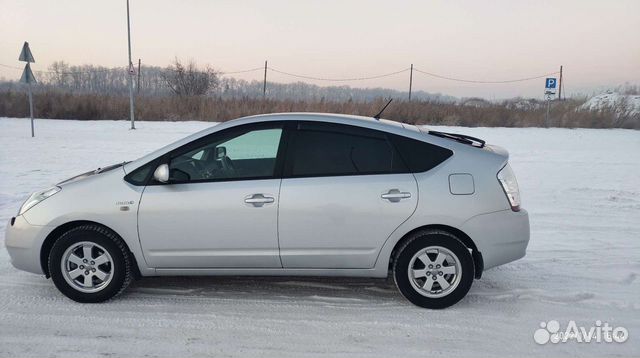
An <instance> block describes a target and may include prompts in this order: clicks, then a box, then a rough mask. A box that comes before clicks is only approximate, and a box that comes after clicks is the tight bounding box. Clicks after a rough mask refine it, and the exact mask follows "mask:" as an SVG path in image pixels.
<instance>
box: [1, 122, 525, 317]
mask: <svg viewBox="0 0 640 358" xmlns="http://www.w3.org/2000/svg"><path fill="white" fill-rule="evenodd" d="M507 159H508V154H507V152H506V151H505V150H504V149H502V148H500V147H496V146H490V145H486V144H485V142H484V141H482V140H480V139H477V138H473V137H470V136H466V135H462V134H454V133H443V132H435V131H428V130H424V129H422V128H418V127H416V126H413V125H408V124H400V123H397V122H393V121H387V120H377V119H375V118H366V117H356V116H346V115H331V114H310V113H289V114H270V115H260V116H252V117H246V118H241V119H237V120H234V121H230V122H226V123H223V124H220V125H216V126H213V127H212V128H210V129H206V130H204V131H201V132H199V133H196V134H193V135H191V136H189V137H187V138H184V139H182V140H180V141H177V142H175V143H173V144H170V145H168V146H166V147H164V148H162V149H159V150H157V151H155V152H153V153H151V154H149V155H146V156H144V157H142V158H140V159H138V160H135V161H133V162H126V163H123V164H118V165H113V166H109V167H105V168H101V169H97V170H95V171H91V172H88V173H84V174H81V175H79V176H76V177H73V178H71V179H68V180H65V181H63V182H61V183H59V184H57V185H56V186H53V187H51V188H49V189H46V190H43V191H40V192H36V193H34V194H32V195H31V196H30V197H29V198H28V200H27V201H26V202H25V203H24V204H23V205H22V207H21V208H20V211H19V213H18V215H17V216H16V217H14V218H11V222H10V225H7V232H6V240H5V243H6V246H7V250H8V251H9V254H10V255H11V261H12V263H13V265H14V266H15V267H16V268H18V269H21V270H25V271H29V272H33V273H37V274H41V275H42V274H44V275H45V276H46V277H51V279H52V280H53V282H54V284H55V285H56V287H57V288H58V289H59V290H60V291H61V292H62V293H63V294H65V295H66V296H68V297H69V298H71V299H73V300H75V301H78V302H101V301H105V300H107V299H110V298H112V297H114V296H115V295H117V294H119V293H120V292H122V291H123V290H124V289H125V288H126V287H127V286H128V285H129V283H130V282H131V281H132V280H133V279H134V278H138V277H142V276H176V275H296V276H359V277H378V278H384V277H387V276H388V275H389V274H392V275H393V277H394V279H395V282H396V285H397V287H398V289H399V290H400V292H401V293H402V295H404V296H405V297H406V298H407V299H408V300H409V301H411V302H413V303H414V304H416V305H418V306H422V307H426V308H445V307H448V306H451V305H453V304H455V303H456V302H458V301H459V300H460V299H462V298H463V297H464V296H465V295H466V294H467V292H468V291H469V289H470V287H471V284H472V282H473V280H474V278H475V279H479V278H480V277H481V275H482V272H483V271H484V270H486V269H488V268H491V267H494V266H498V265H502V264H505V263H508V262H511V261H514V260H517V259H519V258H521V257H523V256H524V255H525V251H526V248H527V244H528V242H529V218H528V214H527V212H526V211H525V210H523V209H522V208H521V207H520V195H519V191H518V184H517V182H516V178H515V176H514V174H513V172H512V170H511V168H510V166H509V164H508V162H507Z"/></svg>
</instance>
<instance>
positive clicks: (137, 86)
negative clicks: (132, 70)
mask: <svg viewBox="0 0 640 358" xmlns="http://www.w3.org/2000/svg"><path fill="white" fill-rule="evenodd" d="M141 62H142V60H140V59H138V83H137V85H136V90H137V91H138V94H140V64H141Z"/></svg>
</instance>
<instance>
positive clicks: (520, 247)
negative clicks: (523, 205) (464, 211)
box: [462, 209, 529, 270]
mask: <svg viewBox="0 0 640 358" xmlns="http://www.w3.org/2000/svg"><path fill="white" fill-rule="evenodd" d="M462 231H464V232H465V233H467V235H469V236H470V237H471V239H472V240H473V242H474V243H475V244H476V246H477V247H478V251H480V252H481V253H482V259H483V260H484V269H485V270H486V269H489V268H492V267H495V266H499V265H503V264H506V263H508V262H511V261H515V260H517V259H520V258H522V257H524V255H525V254H526V251H527V245H528V244H529V214H528V213H527V211H526V210H524V209H522V210H520V211H518V212H514V211H512V210H503V211H497V212H493V213H488V214H482V215H477V216H474V217H472V218H471V219H469V220H467V221H466V222H465V223H464V224H463V225H462Z"/></svg>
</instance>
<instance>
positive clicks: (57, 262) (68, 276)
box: [49, 225, 133, 303]
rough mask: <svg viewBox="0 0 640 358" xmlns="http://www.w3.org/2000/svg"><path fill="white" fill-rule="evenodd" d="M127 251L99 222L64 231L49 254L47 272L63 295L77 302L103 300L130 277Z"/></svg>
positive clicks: (127, 281) (131, 276)
mask: <svg viewBox="0 0 640 358" xmlns="http://www.w3.org/2000/svg"><path fill="white" fill-rule="evenodd" d="M130 255H131V254H130V253H129V250H128V249H127V248H126V246H125V245H124V242H123V241H122V239H120V237H118V235H116V234H115V233H113V232H112V231H111V230H108V229H106V228H104V227H102V226H99V225H83V226H79V227H76V228H73V229H71V230H69V231H67V232H66V233H64V234H63V235H62V236H60V238H58V239H57V240H56V242H55V243H54V244H53V247H52V248H51V252H50V253H49V272H50V273H51V279H52V280H53V282H54V284H55V285H56V287H57V288H58V290H60V292H62V293H63V294H64V295H65V296H67V297H69V298H71V299H72V300H74V301H77V302H84V303H96V302H102V301H106V300H108V299H110V298H112V297H114V296H116V295H118V294H119V293H120V292H122V291H123V290H124V289H125V288H127V286H128V285H129V283H130V282H131V280H132V278H133V273H132V272H131V257H130Z"/></svg>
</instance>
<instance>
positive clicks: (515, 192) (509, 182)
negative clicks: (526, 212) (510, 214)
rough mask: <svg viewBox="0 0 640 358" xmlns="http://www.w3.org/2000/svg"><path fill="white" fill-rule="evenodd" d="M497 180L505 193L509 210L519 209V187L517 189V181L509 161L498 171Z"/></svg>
mask: <svg viewBox="0 0 640 358" xmlns="http://www.w3.org/2000/svg"><path fill="white" fill-rule="evenodd" d="M498 181H499V182H500V185H501V186H502V189H503V190H504V193H505V194H506V195H507V199H508V200H509V204H510V205H511V210H513V211H520V189H518V181H517V180H516V176H515V174H513V170H511V166H510V165H509V163H507V165H505V166H504V167H503V168H502V169H500V171H499V172H498Z"/></svg>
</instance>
